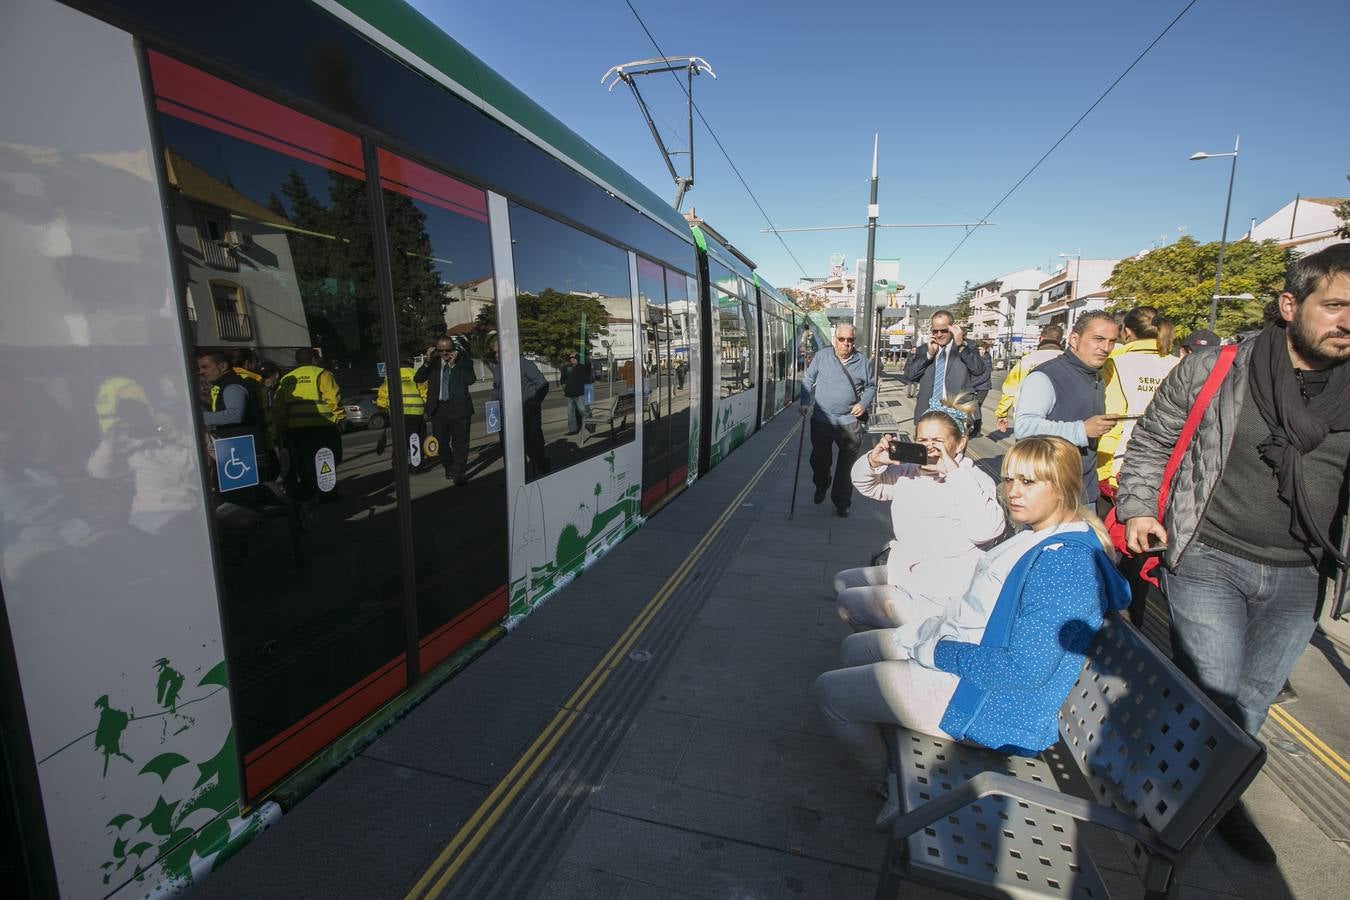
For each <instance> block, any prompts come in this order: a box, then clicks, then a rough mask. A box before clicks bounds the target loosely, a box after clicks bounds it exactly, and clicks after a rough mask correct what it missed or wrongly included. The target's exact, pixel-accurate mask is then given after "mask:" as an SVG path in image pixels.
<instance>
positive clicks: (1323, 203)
mask: <svg viewBox="0 0 1350 900" xmlns="http://www.w3.org/2000/svg"><path fill="white" fill-rule="evenodd" d="M1344 202H1346V198H1345V197H1295V198H1294V199H1293V200H1291V201H1289V202H1288V203H1286V204H1285V205H1284V206H1282V207H1280V208H1279V209H1278V210H1277V211H1276V212H1275V213H1274V214H1272V215H1271V216H1269V217H1267V218H1266V219H1264V220H1263V221H1261V222H1258V223H1256V224H1255V227H1253V228H1252V229H1251V230H1250V231H1248V232H1247V233H1246V234H1245V235H1243V236H1242V239H1243V240H1252V241H1278V242H1279V244H1280V246H1281V247H1288V248H1291V249H1294V250H1297V251H1298V252H1299V253H1300V254H1303V255H1305V256H1306V255H1307V254H1309V253H1316V252H1317V251H1318V250H1323V249H1326V248H1327V247H1330V246H1331V245H1332V244H1340V243H1343V242H1344V241H1345V238H1342V237H1337V236H1336V229H1338V228H1340V227H1341V220H1340V219H1338V218H1336V207H1337V206H1338V205H1339V204H1341V203H1344Z"/></svg>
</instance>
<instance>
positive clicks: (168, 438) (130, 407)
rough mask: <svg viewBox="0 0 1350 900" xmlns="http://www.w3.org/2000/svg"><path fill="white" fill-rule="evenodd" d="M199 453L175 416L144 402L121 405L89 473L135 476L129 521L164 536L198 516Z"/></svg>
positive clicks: (142, 529)
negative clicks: (175, 523)
mask: <svg viewBox="0 0 1350 900" xmlns="http://www.w3.org/2000/svg"><path fill="white" fill-rule="evenodd" d="M196 453H197V451H196V449H195V448H194V447H193V445H192V441H190V440H189V439H188V438H187V437H185V436H183V435H181V434H180V433H179V432H178V431H177V430H176V429H175V428H174V427H173V417H172V416H169V415H152V414H151V412H150V406H149V404H147V403H143V402H141V401H138V400H122V401H121V402H119V403H118V405H117V422H116V423H115V424H114V425H112V426H111V427H110V428H109V429H108V430H107V431H106V432H104V434H103V440H102V441H100V442H99V445H98V447H97V448H95V450H94V453H93V455H92V456H90V457H89V463H88V471H89V474H90V475H91V476H92V477H94V478H108V479H121V478H124V477H127V476H130V478H131V480H132V485H133V486H134V489H135V492H134V493H133V495H132V498H131V514H130V517H129V520H128V521H129V523H130V524H131V525H132V526H133V527H135V528H138V529H140V530H141V531H144V532H146V533H147V534H158V533H160V532H161V531H162V530H164V528H165V527H166V526H167V525H168V524H169V523H170V522H172V520H173V519H174V517H175V516H178V515H179V514H182V513H192V512H196V510H197V505H196V498H197V495H198V491H199V482H198V481H197V477H198V476H197V459H196Z"/></svg>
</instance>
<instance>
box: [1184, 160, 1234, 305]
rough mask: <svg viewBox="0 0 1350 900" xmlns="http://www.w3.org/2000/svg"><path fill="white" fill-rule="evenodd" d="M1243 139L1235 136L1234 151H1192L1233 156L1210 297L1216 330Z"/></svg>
mask: <svg viewBox="0 0 1350 900" xmlns="http://www.w3.org/2000/svg"><path fill="white" fill-rule="evenodd" d="M1241 140H1242V135H1237V136H1236V137H1235V138H1233V152H1232V153H1204V152H1201V153H1192V154H1191V159H1192V160H1197V159H1217V158H1219V157H1221V156H1231V157H1233V164H1232V166H1231V167H1230V168H1229V169H1228V199H1227V200H1225V201H1224V203H1223V233H1222V234H1221V235H1220V236H1219V264H1218V266H1216V267H1215V269H1214V293H1213V294H1211V295H1210V298H1209V330H1210V331H1213V330H1214V321H1215V320H1216V319H1217V318H1218V316H1219V288H1220V285H1221V284H1222V283H1223V251H1224V248H1225V247H1227V246H1228V211H1229V210H1230V209H1231V208H1232V206H1233V177H1234V176H1235V175H1237V158H1238V144H1239V143H1240V141H1241Z"/></svg>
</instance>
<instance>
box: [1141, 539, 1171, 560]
mask: <svg viewBox="0 0 1350 900" xmlns="http://www.w3.org/2000/svg"><path fill="white" fill-rule="evenodd" d="M1166 552H1167V545H1166V544H1160V543H1158V541H1157V539H1155V538H1154V537H1153V535H1149V540H1148V549H1147V550H1144V551H1143V552H1142V553H1140V554H1139V555H1140V556H1162V555H1163V554H1164V553H1166Z"/></svg>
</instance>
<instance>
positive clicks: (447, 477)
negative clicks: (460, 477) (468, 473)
mask: <svg viewBox="0 0 1350 900" xmlns="http://www.w3.org/2000/svg"><path fill="white" fill-rule="evenodd" d="M445 480H446V481H454V480H455V476H454V475H452V474H450V470H449V469H446V470H445Z"/></svg>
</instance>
